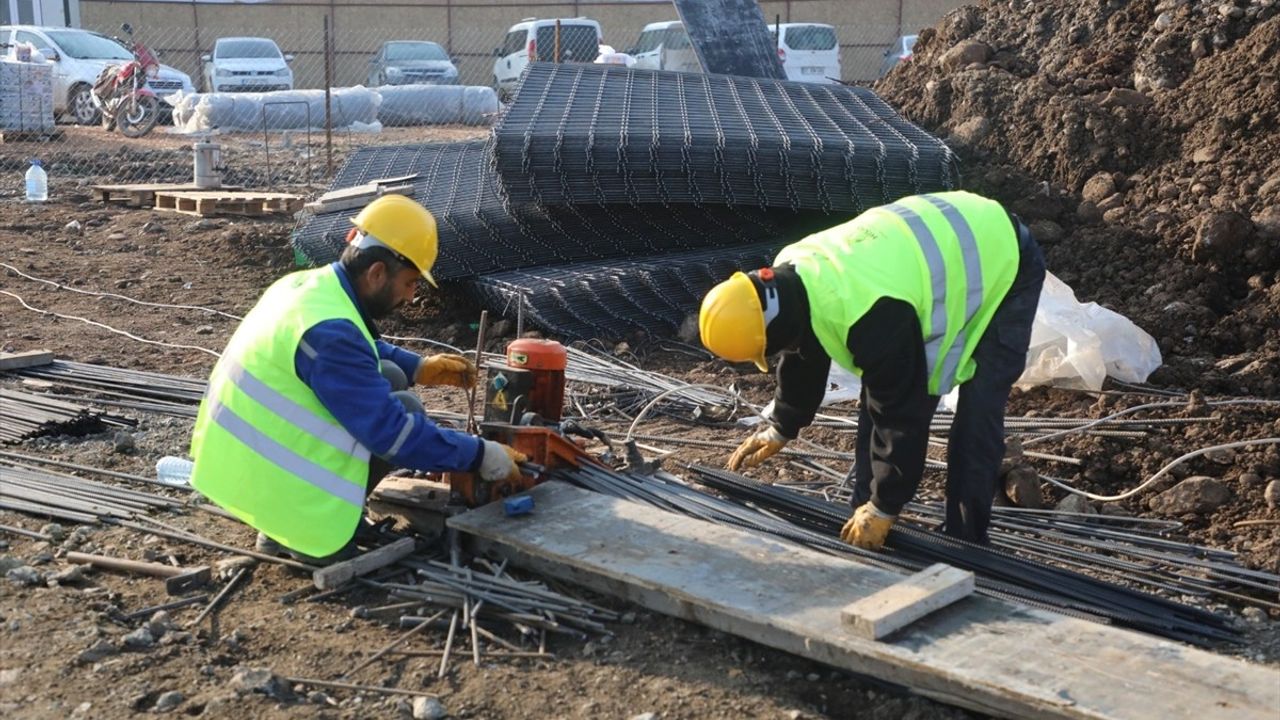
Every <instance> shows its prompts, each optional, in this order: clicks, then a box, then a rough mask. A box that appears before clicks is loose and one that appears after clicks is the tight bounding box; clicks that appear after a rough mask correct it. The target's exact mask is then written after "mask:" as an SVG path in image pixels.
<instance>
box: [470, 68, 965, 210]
mask: <svg viewBox="0 0 1280 720" xmlns="http://www.w3.org/2000/svg"><path fill="white" fill-rule="evenodd" d="M493 162H494V168H495V169H496V170H497V172H498V176H499V180H500V182H501V184H502V188H503V189H504V191H505V192H506V194H507V196H509V197H510V198H511V199H512V200H513V201H515V202H537V203H540V204H543V205H548V206H556V205H564V204H592V205H599V204H611V203H612V204H619V205H630V206H632V207H635V208H640V207H642V206H643V205H645V204H650V203H662V204H668V203H694V204H698V205H707V206H717V205H720V206H732V207H759V208H770V207H773V208H788V209H791V210H800V209H813V210H821V211H823V212H844V213H859V212H862V211H863V210H866V209H868V208H871V207H874V206H877V205H883V204H886V203H891V202H893V201H895V200H897V199H899V198H901V197H904V196H906V195H912V194H916V193H921V192H935V191H939V190H949V189H952V188H954V187H956V186H957V184H958V180H959V178H958V175H957V169H956V158H955V156H954V155H953V154H952V152H951V150H950V149H949V148H948V147H947V146H946V144H944V143H943V142H942V141H941V140H939V139H938V138H936V137H933V136H932V135H930V134H928V133H926V132H924V131H923V130H921V129H920V128H918V127H916V126H915V125H913V124H911V123H909V122H907V121H906V120H904V119H903V118H902V117H901V116H900V115H898V114H897V113H896V112H894V110H893V109H892V108H890V107H889V106H888V105H887V104H885V102H884V101H883V100H881V99H880V98H879V97H877V96H876V95H875V93H873V92H871V91H870V90H867V89H865V88H854V87H848V86H844V85H834V84H832V85H828V84H813V83H802V82H792V81H785V80H771V79H760V78H748V77H738V76H729V75H691V74H685V73H676V72H665V71H661V70H634V69H625V68H620V67H617V66H610V65H555V64H550V63H533V64H531V65H530V66H529V67H528V69H527V70H526V71H525V75H524V77H523V80H522V81H521V85H520V88H519V90H518V91H517V92H516V96H515V98H514V100H513V101H512V103H511V106H510V108H509V109H508V110H507V111H506V112H505V113H504V114H503V116H502V118H501V119H500V120H499V122H498V123H497V124H496V125H495V126H494V129H493Z"/></svg>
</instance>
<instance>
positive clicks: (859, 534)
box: [840, 503, 898, 550]
mask: <svg viewBox="0 0 1280 720" xmlns="http://www.w3.org/2000/svg"><path fill="white" fill-rule="evenodd" d="M897 519H898V516H897V515H889V514H888V513H882V512H880V511H879V510H877V509H876V506H875V505H872V504H871V503H866V504H865V505H861V506H859V507H858V509H857V510H854V511H853V515H852V516H850V518H849V522H847V523H845V524H844V527H843V528H841V530H840V539H841V540H843V541H845V542H846V543H848V544H850V545H857V546H858V547H860V548H862V549H864V550H879V549H880V548H882V547H884V539H885V538H886V537H888V536H889V528H891V527H893V521H894V520H897Z"/></svg>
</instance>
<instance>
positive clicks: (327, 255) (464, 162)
mask: <svg viewBox="0 0 1280 720" xmlns="http://www.w3.org/2000/svg"><path fill="white" fill-rule="evenodd" d="M488 158H489V155H488V152H487V146H486V144H485V143H484V142H483V141H473V142H465V143H446V144H432V145H408V146H398V147H386V146H383V147H366V148H361V149H360V150H357V151H356V152H355V153H353V154H352V155H351V157H350V158H349V159H348V160H347V163H346V164H345V165H344V166H343V168H342V170H341V172H340V173H339V174H338V176H337V178H336V179H335V180H334V182H333V187H334V188H343V187H352V186H356V185H362V184H364V183H367V182H371V181H374V180H377V179H379V178H388V177H402V176H405V175H416V177H414V178H413V179H412V181H411V182H412V184H413V187H414V194H413V198H414V199H415V200H417V201H418V202H420V203H422V204H423V206H425V207H426V208H427V209H428V210H430V211H431V213H432V214H433V215H434V216H435V218H436V228H437V232H438V233H439V238H440V254H439V257H438V258H437V260H436V265H435V268H434V269H433V270H432V273H433V274H434V275H435V277H436V278H437V279H439V280H462V279H467V278H472V277H475V276H477V275H483V274H486V273H492V272H501V271H504V270H512V269H517V268H526V267H534V266H539V265H557V264H563V263H572V262H579V261H583V260H604V259H612V258H628V257H645V256H649V255H655V254H662V253H667V252H672V251H682V250H691V249H702V248H707V247H724V246H729V247H733V246H739V245H744V244H749V243H756V242H765V241H769V242H779V241H783V242H785V241H787V240H795V239H799V238H801V237H803V236H804V235H807V234H808V233H809V232H812V231H814V230H817V229H819V228H821V227H825V226H827V225H829V224H832V223H833V222H834V220H833V219H832V218H830V217H828V216H825V215H823V214H821V213H817V212H812V211H809V212H792V211H790V210H760V209H758V208H742V209H732V208H726V207H717V206H706V207H702V208H698V207H695V206H692V205H668V206H665V207H663V206H652V207H648V208H645V209H644V210H642V211H635V210H633V209H631V208H626V207H621V206H612V205H582V206H557V207H542V206H539V205H537V204H533V203H520V202H511V201H508V200H507V199H506V198H504V197H503V196H502V194H501V193H500V191H499V189H498V186H497V182H496V178H495V176H494V174H493V171H492V168H491V166H490V162H489V159H488ZM357 212H359V209H352V210H346V211H339V212H334V213H327V214H324V215H318V216H316V217H313V218H311V219H310V220H308V221H307V222H306V224H304V225H303V226H302V227H300V228H299V230H298V231H297V232H296V233H295V234H294V247H295V248H297V249H298V251H299V252H301V253H302V254H303V255H304V256H306V257H307V258H308V259H309V260H310V261H311V262H313V263H317V264H319V263H325V262H331V261H333V260H335V259H337V257H338V255H340V254H341V252H342V246H343V243H344V242H345V240H346V236H347V232H348V230H350V229H351V223H350V221H349V219H350V218H352V217H354V216H355V214H356V213H357ZM838 219H839V218H837V220H838Z"/></svg>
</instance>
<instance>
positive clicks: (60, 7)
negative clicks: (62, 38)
mask: <svg viewBox="0 0 1280 720" xmlns="http://www.w3.org/2000/svg"><path fill="white" fill-rule="evenodd" d="M0 25H46V26H56V27H80V0H0Z"/></svg>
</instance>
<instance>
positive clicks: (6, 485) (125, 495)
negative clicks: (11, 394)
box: [0, 453, 183, 524]
mask: <svg viewBox="0 0 1280 720" xmlns="http://www.w3.org/2000/svg"><path fill="white" fill-rule="evenodd" d="M44 464H45V463H44V462H42V461H41V460H40V459H38V458H23V457H22V456H20V455H15V454H13V453H5V454H4V456H3V457H0V477H3V478H4V480H3V482H0V508H3V509H5V510H14V511H17V512H22V513H27V514H30V515H38V516H41V517H47V518H53V519H55V520H65V521H69V522H78V523H89V524H93V523H97V522H100V521H102V520H107V519H115V520H134V519H139V518H141V517H142V516H144V515H146V514H147V513H148V512H150V511H152V510H156V509H172V508H178V507H181V506H182V505H183V503H182V501H180V500H174V499H172V498H167V497H164V496H161V495H157V494H155V493H148V492H143V491H140V490H131V489H129V488H124V487H119V486H117V485H108V484H105V483H100V482H95V481H93V480H86V479H84V478H80V477H76V476H74V475H68V474H66V473H62V472H58V471H55V470H51V469H49V468H48V467H41V465H44Z"/></svg>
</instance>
